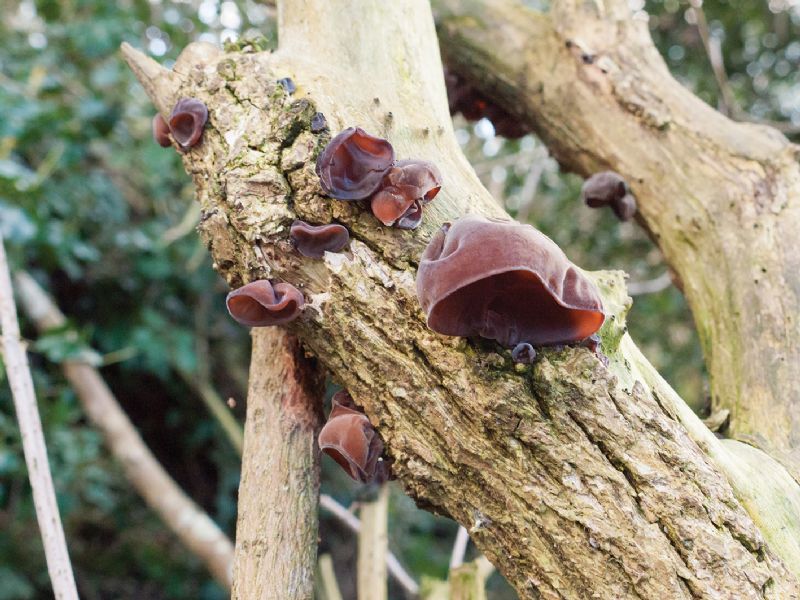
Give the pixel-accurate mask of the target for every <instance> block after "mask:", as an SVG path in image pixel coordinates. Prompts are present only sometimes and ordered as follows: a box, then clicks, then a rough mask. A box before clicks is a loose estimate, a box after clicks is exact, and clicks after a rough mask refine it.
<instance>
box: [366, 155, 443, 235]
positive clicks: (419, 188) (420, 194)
mask: <svg viewBox="0 0 800 600" xmlns="http://www.w3.org/2000/svg"><path fill="white" fill-rule="evenodd" d="M381 186H382V187H381V189H380V190H378V192H376V194H375V195H374V196H373V197H372V200H371V202H370V207H371V208H372V214H374V215H375V217H377V219H378V220H379V221H380V222H381V223H383V224H384V225H386V226H392V225H395V226H397V227H400V228H401V229H414V228H416V227H417V226H418V225H419V224H420V222H421V220H422V207H423V206H424V205H425V204H427V203H428V202H430V201H431V200H433V199H434V197H436V194H438V193H439V190H440V189H442V175H441V173H440V172H439V169H438V168H437V167H436V165H434V164H433V163H431V162H428V161H425V160H413V159H412V160H400V161H397V162H396V163H395V165H394V166H393V167H392V168H391V169H389V171H388V172H387V173H386V176H385V177H384V179H383V182H382V183H381Z"/></svg>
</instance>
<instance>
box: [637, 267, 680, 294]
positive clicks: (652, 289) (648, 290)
mask: <svg viewBox="0 0 800 600" xmlns="http://www.w3.org/2000/svg"><path fill="white" fill-rule="evenodd" d="M671 285H672V277H670V275H669V271H664V272H663V273H662V274H661V275H659V276H658V277H655V278H654V279H648V280H647V281H631V282H630V283H629V284H628V294H630V295H631V296H644V295H645V294H656V293H658V292H663V291H664V290H666V289H667V288H668V287H669V286H671Z"/></svg>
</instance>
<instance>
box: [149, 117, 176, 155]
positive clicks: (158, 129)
mask: <svg viewBox="0 0 800 600" xmlns="http://www.w3.org/2000/svg"><path fill="white" fill-rule="evenodd" d="M153 139H154V140H155V141H156V142H157V143H158V145H159V146H161V147H162V148H169V147H170V146H172V140H171V139H170V137H169V125H167V122H166V121H165V120H164V117H162V116H161V115H160V114H156V116H155V117H153Z"/></svg>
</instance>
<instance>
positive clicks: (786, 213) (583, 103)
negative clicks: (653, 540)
mask: <svg viewBox="0 0 800 600" xmlns="http://www.w3.org/2000/svg"><path fill="white" fill-rule="evenodd" d="M434 4H435V6H436V8H437V11H438V30H439V38H440V40H441V44H442V51H443V54H444V56H445V58H446V62H447V63H448V66H449V67H450V68H452V69H454V70H455V71H457V72H458V73H459V74H461V75H462V76H465V77H467V78H468V79H469V80H470V81H471V82H472V83H473V84H474V85H475V86H477V87H478V88H479V89H480V90H481V91H482V92H483V93H485V94H487V95H489V96H490V97H492V98H494V99H495V100H496V101H497V102H498V103H499V104H501V105H502V106H503V107H504V108H506V109H507V110H509V111H510V112H511V113H512V114H514V115H516V116H518V117H519V118H520V119H521V120H522V121H524V122H527V123H529V124H530V125H531V126H532V127H534V129H535V130H536V131H537V133H539V135H541V136H542V138H543V139H544V140H545V142H546V143H547V144H548V147H549V148H550V150H551V151H552V152H553V154H554V155H555V156H556V157H557V158H558V159H559V161H560V162H561V163H562V164H564V165H566V166H567V167H568V168H570V169H573V170H575V171H576V172H578V173H580V174H582V175H589V174H591V173H594V172H596V171H600V170H603V169H613V170H615V171H618V172H619V173H621V174H622V175H623V176H625V178H626V179H627V180H628V182H629V183H630V185H631V187H632V189H633V191H634V193H635V195H636V198H637V201H638V205H639V209H640V214H639V216H640V218H641V221H642V222H643V223H644V224H645V225H646V227H647V228H648V229H649V231H650V233H651V235H652V237H653V239H654V240H655V241H656V242H657V243H658V245H659V246H660V247H661V249H662V250H663V252H664V255H665V257H666V259H667V261H668V262H669V263H670V266H671V267H672V269H674V271H675V272H676V273H677V274H678V276H679V277H680V279H681V281H682V282H683V289H684V292H685V294H686V297H687V300H688V301H689V304H690V306H691V308H692V312H693V314H694V318H695V322H696V324H697V328H698V331H699V334H700V339H701V342H702V345H703V350H704V354H705V357H706V360H707V363H708V370H709V373H710V375H711V388H712V399H713V404H714V407H715V408H727V409H730V411H731V427H730V429H731V433H732V434H733V435H734V436H735V437H738V438H740V439H743V440H747V441H749V442H752V443H755V444H756V445H758V446H760V447H762V448H764V449H766V450H768V451H769V452H770V454H772V455H773V456H775V457H777V458H779V459H780V460H781V461H782V462H783V463H784V465H785V466H786V467H787V468H788V469H789V470H790V471H791V472H792V473H793V474H794V476H795V478H798V480H800V468H798V465H800V378H799V377H797V365H798V364H800V319H798V318H797V315H798V313H800V229H799V228H798V224H800V163H799V162H798V156H799V154H798V146H796V145H793V144H791V143H789V142H787V140H786V139H785V138H784V137H783V136H782V135H780V134H779V133H778V132H777V131H775V130H773V129H770V128H767V127H763V126H758V125H753V124H749V123H735V122H733V121H730V120H729V119H727V118H726V117H724V116H723V115H721V114H720V113H718V112H717V111H715V110H713V109H712V108H711V107H709V106H707V105H706V104H704V103H703V102H701V101H700V100H699V99H698V98H696V97H695V96H693V95H692V94H691V93H690V92H689V91H688V90H686V89H685V88H684V87H683V86H681V85H680V84H679V83H678V82H676V81H675V80H674V79H673V78H672V77H671V76H670V74H669V72H668V70H667V68H666V65H665V64H664V62H663V60H662V59H661V57H660V56H659V54H658V52H657V51H656V49H655V47H654V45H653V43H652V40H651V38H650V34H649V32H648V29H647V23H646V21H645V20H642V19H635V18H632V16H631V15H630V11H629V10H628V8H627V6H625V5H624V3H615V4H614V5H613V6H611V7H609V3H608V2H597V3H590V2H583V3H581V2H576V3H574V5H573V3H571V2H566V1H564V0H561V1H557V2H554V3H553V10H552V11H551V13H549V14H541V13H537V12H535V11H532V10H530V9H528V8H526V7H524V6H523V5H522V4H521V3H520V2H518V1H517V0H496V1H492V2H489V1H488V0H435V2H434ZM617 5H619V6H617Z"/></svg>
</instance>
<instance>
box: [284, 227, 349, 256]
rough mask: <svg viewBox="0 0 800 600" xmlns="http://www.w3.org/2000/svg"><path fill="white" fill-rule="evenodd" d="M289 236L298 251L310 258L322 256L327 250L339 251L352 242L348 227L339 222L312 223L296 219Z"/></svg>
mask: <svg viewBox="0 0 800 600" xmlns="http://www.w3.org/2000/svg"><path fill="white" fill-rule="evenodd" d="M289 237H290V238H291V240H292V243H293V244H294V246H295V248H297V251H298V252H300V254H302V255H303V256H307V257H309V258H322V257H323V256H324V255H325V253H326V252H339V250H341V249H342V248H344V247H345V246H347V244H348V243H349V242H350V233H349V232H348V231H347V228H346V227H344V226H343V225H339V224H338V223H330V224H328V225H310V224H309V223H306V222H305V221H295V222H294V223H292V226H291V228H290V229H289Z"/></svg>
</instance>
